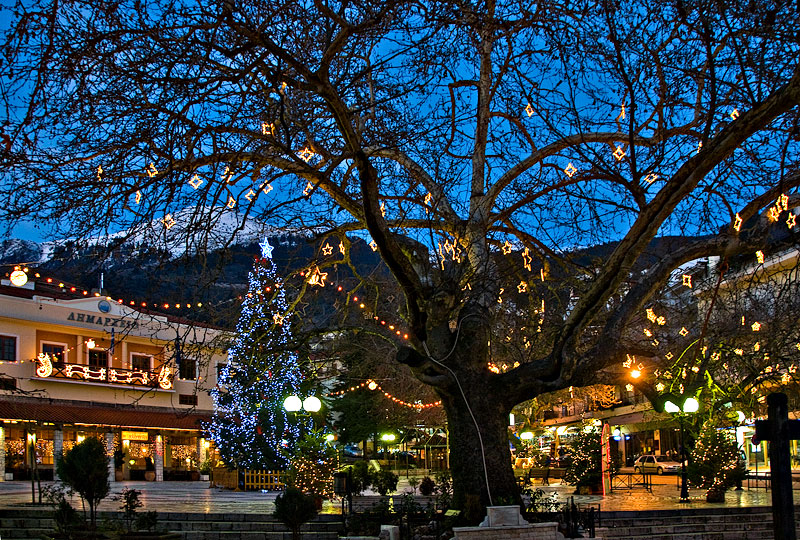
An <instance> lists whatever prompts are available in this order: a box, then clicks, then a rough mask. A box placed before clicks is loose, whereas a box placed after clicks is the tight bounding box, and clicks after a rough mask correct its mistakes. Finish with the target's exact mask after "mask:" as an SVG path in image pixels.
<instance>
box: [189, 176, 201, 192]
mask: <svg viewBox="0 0 800 540" xmlns="http://www.w3.org/2000/svg"><path fill="white" fill-rule="evenodd" d="M189 185H190V186H192V187H193V188H194V189H197V188H199V187H200V186H202V185H203V179H202V178H200V177H199V176H197V175H196V174H195V175H194V176H192V179H191V180H189Z"/></svg>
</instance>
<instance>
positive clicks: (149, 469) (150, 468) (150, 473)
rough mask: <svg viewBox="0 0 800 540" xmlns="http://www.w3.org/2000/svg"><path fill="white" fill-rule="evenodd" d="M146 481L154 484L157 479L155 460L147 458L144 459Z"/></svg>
mask: <svg viewBox="0 0 800 540" xmlns="http://www.w3.org/2000/svg"><path fill="white" fill-rule="evenodd" d="M144 479H145V480H147V481H148V482H152V481H153V480H155V479H156V466H155V465H154V464H153V458H151V457H150V456H147V457H146V458H144Z"/></svg>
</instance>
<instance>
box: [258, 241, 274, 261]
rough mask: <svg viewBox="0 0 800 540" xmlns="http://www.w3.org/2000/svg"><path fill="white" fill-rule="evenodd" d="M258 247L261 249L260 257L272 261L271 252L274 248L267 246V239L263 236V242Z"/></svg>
mask: <svg viewBox="0 0 800 540" xmlns="http://www.w3.org/2000/svg"><path fill="white" fill-rule="evenodd" d="M258 247H260V248H261V256H262V257H264V258H265V259H272V250H273V249H275V248H274V247H272V246H271V245H269V238H267V237H266V236H265V237H264V241H263V242H261V243H260V244H258Z"/></svg>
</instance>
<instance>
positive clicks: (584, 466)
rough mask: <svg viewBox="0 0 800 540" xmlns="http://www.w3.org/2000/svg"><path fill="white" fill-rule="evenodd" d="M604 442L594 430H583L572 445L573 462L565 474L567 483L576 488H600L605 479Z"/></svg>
mask: <svg viewBox="0 0 800 540" xmlns="http://www.w3.org/2000/svg"><path fill="white" fill-rule="evenodd" d="M601 447H602V442H601V439H600V433H599V432H598V431H597V430H596V429H594V428H592V429H591V430H590V431H585V430H581V432H580V433H579V434H578V436H577V437H575V439H574V441H573V443H572V461H571V463H570V464H569V465H568V466H567V470H566V472H565V473H564V479H565V480H566V482H567V483H568V484H569V485H571V486H575V487H576V488H582V487H592V486H598V485H600V483H601V482H602V479H603V463H602V452H601V450H602V448H601Z"/></svg>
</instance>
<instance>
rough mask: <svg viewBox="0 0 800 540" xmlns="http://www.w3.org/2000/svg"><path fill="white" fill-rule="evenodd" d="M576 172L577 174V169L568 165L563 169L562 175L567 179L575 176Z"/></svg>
mask: <svg viewBox="0 0 800 540" xmlns="http://www.w3.org/2000/svg"><path fill="white" fill-rule="evenodd" d="M576 172H578V169H576V168H575V166H574V165H573V164H572V163H570V164H568V165H567V167H566V168H565V169H564V174H566V175H567V176H568V177H569V178H572V177H573V176H575V173H576Z"/></svg>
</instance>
